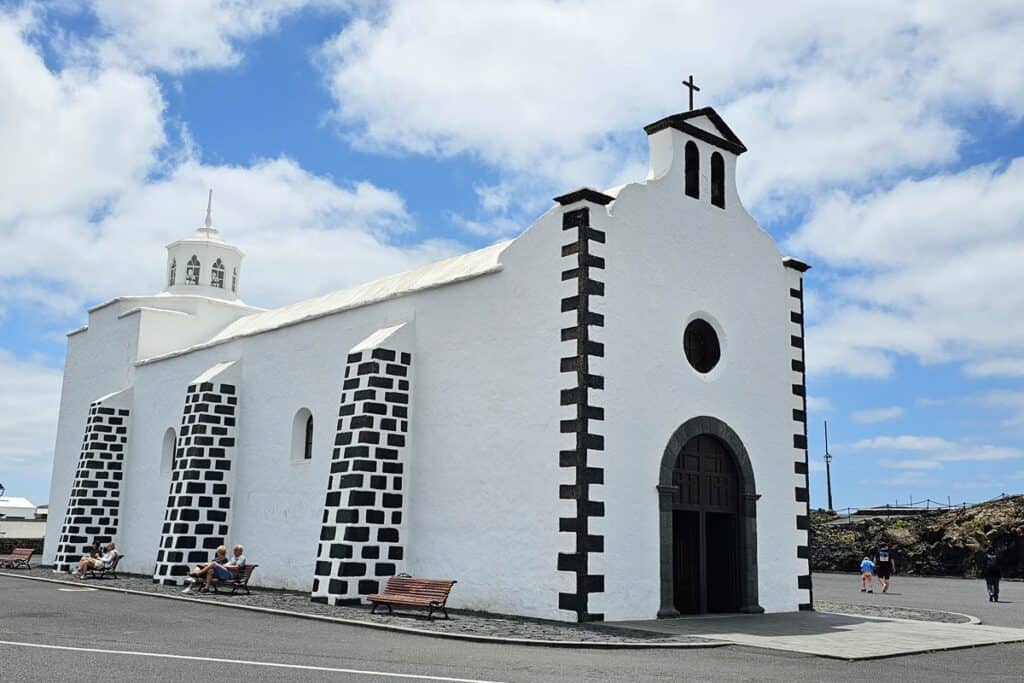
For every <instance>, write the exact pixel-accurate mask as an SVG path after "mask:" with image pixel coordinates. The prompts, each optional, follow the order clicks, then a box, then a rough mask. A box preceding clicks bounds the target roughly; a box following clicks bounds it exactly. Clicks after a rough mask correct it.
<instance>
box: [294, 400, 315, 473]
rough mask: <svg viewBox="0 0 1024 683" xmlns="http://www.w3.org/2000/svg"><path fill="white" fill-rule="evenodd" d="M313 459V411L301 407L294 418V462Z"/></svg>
mask: <svg viewBox="0 0 1024 683" xmlns="http://www.w3.org/2000/svg"><path fill="white" fill-rule="evenodd" d="M312 459H313V413H311V412H310V411H309V408H300V409H299V412H297V413H295V419H293V420H292V462H306V461H308V460H312Z"/></svg>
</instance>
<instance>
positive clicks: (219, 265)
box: [210, 259, 224, 289]
mask: <svg viewBox="0 0 1024 683" xmlns="http://www.w3.org/2000/svg"><path fill="white" fill-rule="evenodd" d="M210 284H211V285H213V286H214V287H220V288H221V289H224V262H223V261H221V260H220V259H217V260H216V261H214V262H213V270H212V271H211V276H210Z"/></svg>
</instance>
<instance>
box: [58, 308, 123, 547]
mask: <svg viewBox="0 0 1024 683" xmlns="http://www.w3.org/2000/svg"><path fill="white" fill-rule="evenodd" d="M122 310H123V309H120V308H118V307H117V306H110V307H107V308H105V309H103V310H100V311H97V312H95V313H93V314H92V315H90V317H89V328H88V329H87V330H85V331H83V332H78V333H77V334H73V335H71V336H69V337H68V347H67V354H66V356H65V361H64V379H63V383H62V387H61V397H60V417H59V419H58V422H57V439H56V443H55V445H54V451H53V475H52V478H51V480H50V513H49V516H50V519H51V520H55V521H54V523H51V524H48V525H47V530H46V543H45V545H44V550H43V562H44V563H45V564H50V563H52V562H53V561H54V558H55V556H56V552H57V545H58V542H57V539H58V536H59V535H60V529H61V523H60V521H59V520H63V519H64V516H65V513H66V512H67V505H68V496H69V494H70V492H71V485H72V480H73V479H74V476H75V471H76V469H77V465H78V459H79V456H80V453H81V448H82V438H83V436H84V434H85V427H86V420H87V419H88V417H89V406H90V404H91V403H92V402H93V401H95V400H96V399H98V398H100V397H101V396H105V395H107V394H110V393H113V392H115V391H119V390H121V389H124V388H126V387H128V386H129V385H130V384H131V382H132V375H133V370H134V368H133V366H132V361H133V359H134V356H135V349H136V347H137V344H138V336H139V328H138V319H137V318H129V319H122V320H118V319H117V316H118V314H120V313H121V312H122ZM130 452H131V444H130V443H129V444H128V453H129V455H130ZM126 457H128V456H126Z"/></svg>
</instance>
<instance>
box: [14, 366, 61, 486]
mask: <svg viewBox="0 0 1024 683" xmlns="http://www.w3.org/2000/svg"><path fill="white" fill-rule="evenodd" d="M60 387H61V373H60V371H58V370H54V369H53V368H50V367H47V366H46V365H43V364H42V363H41V362H40V361H39V360H38V359H19V358H15V356H14V355H13V354H12V353H11V352H10V351H8V350H7V349H3V348H0V435H2V437H0V472H6V473H25V474H40V473H47V472H49V470H50V464H51V460H52V458H51V453H52V452H53V438H54V434H55V433H56V428H57V410H58V406H59V404H60Z"/></svg>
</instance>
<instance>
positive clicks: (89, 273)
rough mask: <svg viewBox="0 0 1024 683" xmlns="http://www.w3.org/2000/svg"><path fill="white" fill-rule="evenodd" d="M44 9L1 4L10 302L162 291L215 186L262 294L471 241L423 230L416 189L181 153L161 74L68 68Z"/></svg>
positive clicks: (256, 293) (248, 276) (46, 303)
mask: <svg viewBox="0 0 1024 683" xmlns="http://www.w3.org/2000/svg"><path fill="white" fill-rule="evenodd" d="M30 20H31V17H30V16H28V15H26V14H23V15H19V16H13V15H5V14H3V13H0V86H2V87H0V148H3V149H5V152H6V154H7V156H6V158H5V163H6V164H8V165H9V167H10V168H12V169H13V168H16V169H17V171H18V172H17V173H7V174H3V176H2V178H0V239H2V240H3V244H4V249H5V250H8V249H9V250H10V252H11V253H14V254H18V258H5V259H0V293H2V294H3V297H4V302H5V307H10V306H22V307H28V306H31V307H32V311H33V313H34V314H35V315H43V314H46V315H52V316H57V317H68V316H71V315H74V314H76V313H78V312H79V311H80V310H81V308H82V306H83V304H84V303H86V302H89V301H95V300H99V299H105V298H109V297H112V296H116V295H122V294H135V293H137V294H147V293H151V292H155V291H158V290H160V289H161V288H162V284H163V283H162V280H163V273H164V259H165V252H164V249H163V247H164V245H166V244H167V243H169V242H171V241H173V240H174V239H177V238H179V237H183V236H185V235H187V234H189V233H191V232H192V230H193V229H194V228H195V227H196V226H197V225H198V223H199V221H200V220H201V219H202V216H203V209H204V206H203V200H204V197H205V193H206V188H208V187H214V188H216V189H217V202H216V207H215V210H216V219H217V223H218V226H219V227H220V228H221V229H222V234H223V235H224V237H225V238H226V239H228V240H230V241H232V242H234V243H235V244H238V245H239V246H241V247H242V248H243V249H244V250H245V251H246V252H247V254H248V256H247V259H246V262H245V264H244V266H243V275H242V293H243V295H244V296H245V297H246V298H247V299H248V300H249V301H250V302H252V303H255V304H263V305H279V304H282V303H287V302H290V301H293V300H296V299H300V298H304V297H307V296H311V295H314V294H318V293H321V292H323V291H325V290H330V289H337V288H340V287H343V286H347V285H351V284H355V283H358V282H361V281H364V280H367V279H371V278H373V277H376V276H380V275H384V274H388V273H391V272H396V271H401V270H405V269H407V268H411V267H414V266H416V265H419V264H421V263H423V262H425V261H431V260H435V259H437V258H442V257H444V256H447V255H450V254H451V253H452V252H453V251H454V250H457V249H458V247H456V246H454V245H453V244H451V243H447V242H443V241H437V240H427V241H422V240H416V239H415V234H414V233H413V232H412V230H413V226H412V224H411V221H410V219H409V216H408V214H407V213H406V211H405V207H404V203H403V201H402V199H401V197H399V196H398V195H396V194H395V193H393V192H391V191H388V190H384V189H381V188H379V187H376V186H375V185H373V184H371V183H367V182H344V183H339V182H335V181H334V180H332V179H330V178H326V177H321V176H316V175H313V174H311V173H309V172H308V171H306V170H304V169H303V168H301V167H300V166H299V165H298V164H297V163H295V162H294V161H292V160H290V159H287V158H278V159H268V160H259V161H256V162H253V163H251V164H249V165H246V166H228V165H209V164H204V163H202V161H201V160H200V159H199V158H197V157H196V156H195V152H194V151H192V147H191V145H190V144H189V141H188V138H187V136H186V139H185V141H184V142H183V146H182V147H181V148H168V147H167V145H166V141H165V138H164V134H163V125H164V122H163V119H162V116H163V103H162V100H161V98H160V94H159V90H158V88H157V86H156V84H155V81H154V80H153V79H152V78H151V77H142V76H138V75H134V74H132V73H129V72H127V71H123V70H121V69H119V68H104V69H95V70H90V71H85V70H76V69H73V68H65V69H63V70H60V71H53V70H51V69H49V68H48V67H47V66H46V65H45V64H44V63H43V61H42V59H41V57H40V55H39V51H38V49H37V48H36V46H34V45H32V44H30V43H29V42H28V38H27V36H26V33H27V32H28V31H29V30H31V21H30ZM161 157H163V158H161ZM396 237H397V238H399V239H400V240H401V242H402V244H401V245H397V244H396ZM75 324H77V321H75Z"/></svg>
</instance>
